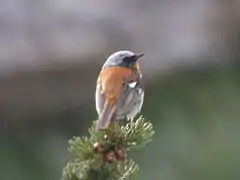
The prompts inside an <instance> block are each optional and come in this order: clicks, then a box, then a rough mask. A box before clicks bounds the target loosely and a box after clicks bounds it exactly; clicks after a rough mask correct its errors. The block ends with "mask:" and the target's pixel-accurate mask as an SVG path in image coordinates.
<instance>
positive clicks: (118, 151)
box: [115, 147, 126, 161]
mask: <svg viewBox="0 0 240 180" xmlns="http://www.w3.org/2000/svg"><path fill="white" fill-rule="evenodd" d="M115 153H116V155H117V159H118V160H120V161H121V160H124V159H125V157H126V153H125V150H124V149H123V148H122V147H119V148H117V149H116V150H115Z"/></svg>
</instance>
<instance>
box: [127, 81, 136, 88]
mask: <svg viewBox="0 0 240 180" xmlns="http://www.w3.org/2000/svg"><path fill="white" fill-rule="evenodd" d="M136 85H137V82H131V83H129V84H128V86H129V87H130V88H135V87H136Z"/></svg>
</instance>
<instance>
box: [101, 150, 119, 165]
mask: <svg viewBox="0 0 240 180" xmlns="http://www.w3.org/2000/svg"><path fill="white" fill-rule="evenodd" d="M104 161H105V162H107V163H114V162H116V161H117V159H116V155H115V153H114V151H108V152H106V153H105V154H104Z"/></svg>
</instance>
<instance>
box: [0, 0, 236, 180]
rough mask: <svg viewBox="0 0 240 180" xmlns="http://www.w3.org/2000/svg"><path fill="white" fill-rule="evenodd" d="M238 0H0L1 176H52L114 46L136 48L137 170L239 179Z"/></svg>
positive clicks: (86, 120)
mask: <svg viewBox="0 0 240 180" xmlns="http://www.w3.org/2000/svg"><path fill="white" fill-rule="evenodd" d="M239 45H240V1H239V0H131V1H129V0H101V1H100V0H34V1H32V0H8V1H4V0H0V140H1V143H0V159H1V161H0V179H1V180H32V179H34V180H43V179H44V180H55V179H56V180H57V179H60V177H61V173H62V168H63V167H64V166H65V165H66V163H67V161H68V160H69V158H70V155H69V153H68V151H67V147H68V143H67V141H68V139H69V138H71V137H72V136H82V135H86V134H87V128H88V127H89V126H90V125H91V122H92V120H95V119H96V117H97V114H96V111H95V104H94V91H95V82H96V78H97V76H98V73H99V71H100V68H101V66H102V64H103V63H104V61H105V59H106V58H107V57H108V56H109V55H110V54H111V53H113V52H115V51H118V50H124V49H127V50H131V51H134V52H136V53H141V52H144V53H146V56H145V58H143V59H142V61H141V66H142V71H143V74H144V78H145V83H146V90H145V91H146V96H145V102H144V105H143V110H142V114H143V115H144V116H145V118H147V119H149V120H150V121H152V123H153V125H154V127H155V130H156V134H155V136H154V140H153V142H152V143H151V144H149V146H148V147H147V148H145V149H142V150H140V151H137V152H134V153H132V156H133V157H134V159H135V160H136V161H137V162H138V163H139V164H140V171H139V173H138V175H137V179H139V180H146V179H160V180H193V179H194V180H202V179H205V180H215V179H216V180H227V179H231V180H239V179H240V171H239V167H240V140H239V136H240V120H239V116H240V63H239V57H240V51H239V47H240V46H239Z"/></svg>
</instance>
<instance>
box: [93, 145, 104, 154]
mask: <svg viewBox="0 0 240 180" xmlns="http://www.w3.org/2000/svg"><path fill="white" fill-rule="evenodd" d="M102 149H103V147H102V144H101V143H99V142H95V143H94V144H93V151H94V152H95V153H99V152H101V151H102Z"/></svg>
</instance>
